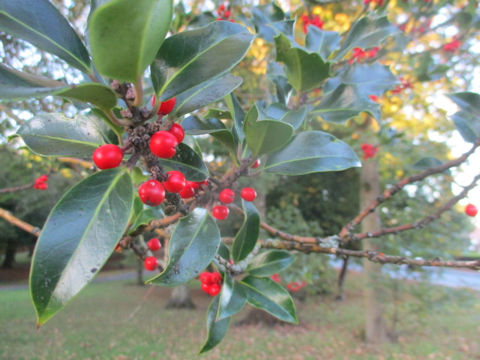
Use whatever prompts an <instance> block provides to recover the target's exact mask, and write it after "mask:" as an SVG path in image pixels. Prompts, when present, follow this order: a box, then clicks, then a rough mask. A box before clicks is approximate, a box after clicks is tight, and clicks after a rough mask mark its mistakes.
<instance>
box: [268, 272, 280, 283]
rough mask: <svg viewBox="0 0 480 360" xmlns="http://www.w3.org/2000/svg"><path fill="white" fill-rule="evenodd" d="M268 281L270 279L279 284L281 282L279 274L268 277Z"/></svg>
mask: <svg viewBox="0 0 480 360" xmlns="http://www.w3.org/2000/svg"><path fill="white" fill-rule="evenodd" d="M270 279H272V280H273V281H275V282H276V283H279V284H280V283H281V282H282V278H281V277H280V275H279V274H273V275H272V276H270Z"/></svg>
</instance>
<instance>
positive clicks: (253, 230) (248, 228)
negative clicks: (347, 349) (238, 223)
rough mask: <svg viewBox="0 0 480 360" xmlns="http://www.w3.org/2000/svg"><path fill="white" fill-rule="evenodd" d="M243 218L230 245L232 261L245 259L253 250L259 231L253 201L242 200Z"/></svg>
mask: <svg viewBox="0 0 480 360" xmlns="http://www.w3.org/2000/svg"><path fill="white" fill-rule="evenodd" d="M242 207H243V212H244V214H245V219H244V221H243V225H242V227H241V228H240V230H239V231H238V233H237V235H236V236H235V240H234V241H233V245H232V258H233V261H235V262H239V261H241V260H243V259H245V258H246V257H247V256H248V254H250V252H251V251H252V250H253V248H254V247H255V244H256V243H257V240H258V235H259V233H260V214H259V213H258V210H257V208H256V207H255V205H253V203H251V202H249V201H244V200H242Z"/></svg>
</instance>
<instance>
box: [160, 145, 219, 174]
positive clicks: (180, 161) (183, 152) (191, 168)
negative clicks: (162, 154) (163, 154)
mask: <svg viewBox="0 0 480 360" xmlns="http://www.w3.org/2000/svg"><path fill="white" fill-rule="evenodd" d="M158 162H159V163H160V165H162V166H164V167H166V168H167V169H168V170H176V171H180V172H182V173H183V175H185V178H186V179H187V180H190V181H203V180H205V179H206V178H208V176H209V172H208V169H207V166H206V165H205V163H204V162H203V160H202V158H201V157H200V155H198V154H197V153H196V152H195V150H193V149H192V148H191V147H190V146H188V145H186V144H184V143H180V144H178V146H177V152H176V154H175V156H174V157H172V158H170V159H159V160H158Z"/></svg>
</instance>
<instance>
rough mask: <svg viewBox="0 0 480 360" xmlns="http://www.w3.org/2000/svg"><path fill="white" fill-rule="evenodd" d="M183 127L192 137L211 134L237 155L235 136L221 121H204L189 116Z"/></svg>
mask: <svg viewBox="0 0 480 360" xmlns="http://www.w3.org/2000/svg"><path fill="white" fill-rule="evenodd" d="M182 126H183V129H184V130H185V133H187V134H190V135H203V134H210V135H211V136H213V137H214V138H216V139H217V140H218V141H220V142H221V143H222V144H223V145H225V146H226V147H227V148H228V150H229V151H230V152H232V153H235V149H236V147H235V139H234V137H233V134H232V132H231V131H230V130H229V129H227V127H226V126H225V125H224V124H223V122H221V121H220V120H218V119H215V118H209V119H205V120H204V121H202V120H200V119H199V118H197V117H196V116H189V117H187V118H185V119H184V120H183V121H182Z"/></svg>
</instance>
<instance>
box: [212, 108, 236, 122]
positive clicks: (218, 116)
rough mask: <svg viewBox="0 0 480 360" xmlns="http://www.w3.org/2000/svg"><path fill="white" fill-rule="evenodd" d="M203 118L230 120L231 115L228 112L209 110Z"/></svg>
mask: <svg viewBox="0 0 480 360" xmlns="http://www.w3.org/2000/svg"><path fill="white" fill-rule="evenodd" d="M205 118H207V119H208V118H216V119H228V120H232V114H230V111H228V110H223V109H213V108H209V109H208V111H207V113H206V114H205Z"/></svg>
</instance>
